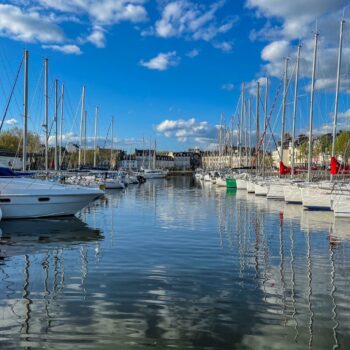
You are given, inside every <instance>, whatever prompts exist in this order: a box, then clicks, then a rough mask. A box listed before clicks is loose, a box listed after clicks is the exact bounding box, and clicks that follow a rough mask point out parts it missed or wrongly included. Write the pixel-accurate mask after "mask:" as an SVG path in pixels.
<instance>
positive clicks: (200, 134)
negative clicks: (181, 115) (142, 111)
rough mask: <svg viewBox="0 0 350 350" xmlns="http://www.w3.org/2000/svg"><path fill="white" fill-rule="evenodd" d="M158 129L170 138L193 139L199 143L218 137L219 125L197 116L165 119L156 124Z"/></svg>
mask: <svg viewBox="0 0 350 350" xmlns="http://www.w3.org/2000/svg"><path fill="white" fill-rule="evenodd" d="M155 129H156V131H157V132H158V133H160V134H163V135H164V136H165V137H168V138H176V139H177V140H178V141H179V142H186V141H187V140H189V139H191V140H194V141H196V142H198V143H208V142H212V141H213V140H215V139H216V138H217V127H216V126H213V125H210V124H209V123H208V122H206V121H203V122H201V121H198V120H197V119H196V118H190V119H187V120H185V119H177V120H168V119H166V120H164V121H162V122H161V123H160V124H158V125H157V126H156V128H155Z"/></svg>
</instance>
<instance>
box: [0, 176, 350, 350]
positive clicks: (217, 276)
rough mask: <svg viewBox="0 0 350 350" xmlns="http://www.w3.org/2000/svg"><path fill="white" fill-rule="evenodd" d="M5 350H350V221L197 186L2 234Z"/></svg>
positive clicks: (142, 190)
mask: <svg viewBox="0 0 350 350" xmlns="http://www.w3.org/2000/svg"><path fill="white" fill-rule="evenodd" d="M0 229H1V231H0V348H1V349H20V348H24V349H37V348H46V349H73V348H74V349H150V348H151V349H168V348H169V349H174V348H175V349H225V350H226V349H310V348H311V349H337V348H339V349H349V347H350V303H349V298H350V272H349V271H350V221H347V220H338V219H337V220H335V219H334V216H333V213H331V212H329V213H327V212H308V211H304V210H303V209H302V207H301V206H295V205H286V204H284V203H283V202H278V201H269V200H267V199H266V198H258V197H255V196H254V195H250V194H247V193H246V191H236V190H234V189H226V188H217V187H216V186H215V185H211V184H201V183H195V182H194V180H192V179H190V178H188V177H176V178H170V179H161V180H153V181H152V180H150V181H148V182H147V183H145V184H143V185H140V186H137V185H136V186H129V188H127V189H126V190H123V191H121V190H111V191H109V192H108V191H107V193H106V196H105V198H103V199H101V200H99V201H97V202H95V203H92V204H91V205H90V206H89V207H88V208H86V209H84V210H83V211H81V212H80V213H79V214H77V217H74V218H64V219H44V220H39V219H38V220H13V221H3V222H1V223H0Z"/></svg>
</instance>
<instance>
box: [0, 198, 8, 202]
mask: <svg viewBox="0 0 350 350" xmlns="http://www.w3.org/2000/svg"><path fill="white" fill-rule="evenodd" d="M10 202H11V199H10V198H0V203H10Z"/></svg>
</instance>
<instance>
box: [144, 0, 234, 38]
mask: <svg viewBox="0 0 350 350" xmlns="http://www.w3.org/2000/svg"><path fill="white" fill-rule="evenodd" d="M224 4H225V1H224V0H219V1H215V2H213V3H212V4H211V5H209V6H208V5H205V4H203V3H202V4H200V3H194V2H192V1H189V0H175V1H170V2H165V3H164V5H163V8H162V11H161V17H160V19H159V20H158V21H156V23H155V25H154V27H151V28H150V29H148V30H146V31H143V35H156V36H158V37H161V38H171V37H176V38H180V37H183V38H185V39H189V40H204V41H208V42H210V41H212V40H213V39H214V38H216V37H217V36H218V35H219V34H225V33H227V32H229V31H230V30H231V29H232V27H233V25H234V23H235V22H236V21H237V17H235V16H231V17H228V18H225V19H224V20H218V18H217V12H218V11H219V10H220V9H221V8H222V7H223V6H224Z"/></svg>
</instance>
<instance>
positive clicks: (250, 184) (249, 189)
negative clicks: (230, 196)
mask: <svg viewBox="0 0 350 350" xmlns="http://www.w3.org/2000/svg"><path fill="white" fill-rule="evenodd" d="M247 192H248V193H255V183H254V182H252V181H247Z"/></svg>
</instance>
